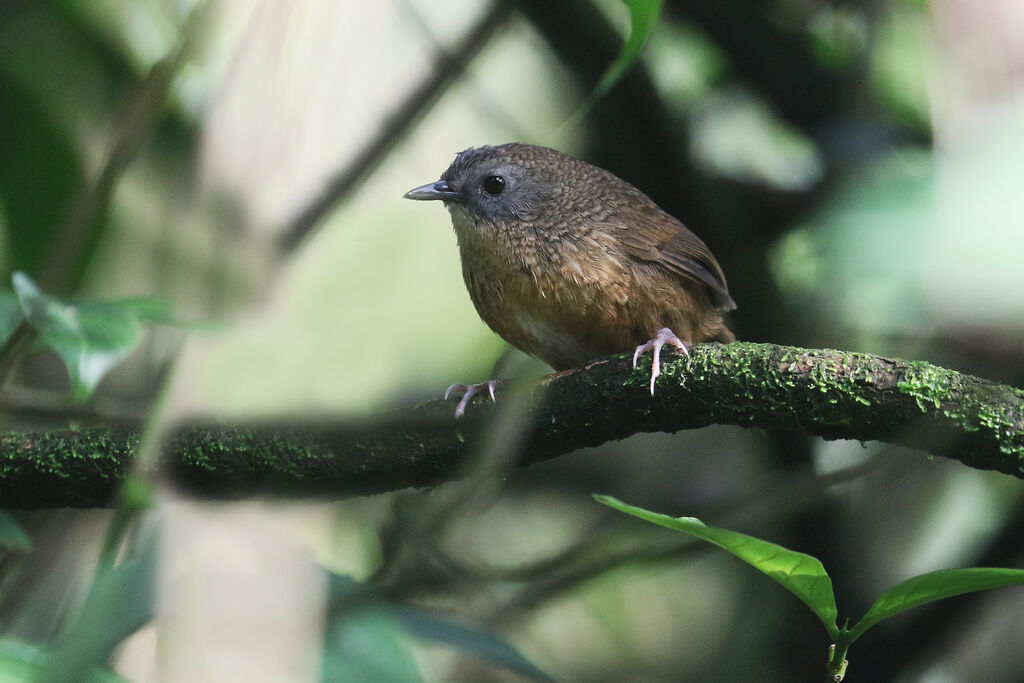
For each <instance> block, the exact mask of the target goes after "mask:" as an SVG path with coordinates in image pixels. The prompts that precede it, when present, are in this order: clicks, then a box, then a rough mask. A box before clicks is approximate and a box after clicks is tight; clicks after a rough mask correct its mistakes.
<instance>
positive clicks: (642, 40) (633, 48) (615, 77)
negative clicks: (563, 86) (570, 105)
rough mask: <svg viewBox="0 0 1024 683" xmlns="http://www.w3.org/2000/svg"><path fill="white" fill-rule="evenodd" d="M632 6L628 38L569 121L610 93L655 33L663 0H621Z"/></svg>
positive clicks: (575, 120) (582, 115)
mask: <svg viewBox="0 0 1024 683" xmlns="http://www.w3.org/2000/svg"><path fill="white" fill-rule="evenodd" d="M622 2H623V3H624V4H625V5H626V7H627V8H628V9H629V23H630V31H629V36H628V37H627V38H626V42H625V43H624V44H623V46H622V50H620V51H619V54H618V56H617V57H616V58H615V61H614V62H612V63H611V66H609V67H608V69H607V70H605V72H604V73H603V74H602V75H601V79H600V80H599V81H598V82H597V85H596V86H594V89H593V90H592V91H591V92H590V94H589V95H588V96H587V98H586V99H585V100H584V101H583V102H582V103H581V104H580V105H579V106H578V107H577V108H576V112H575V113H574V114H573V115H572V116H570V117H569V124H572V123H578V122H579V121H580V120H581V119H582V118H583V117H584V116H586V115H587V113H588V112H589V111H590V110H591V109H592V108H593V107H594V105H595V104H596V103H597V101H598V100H600V99H601V98H602V97H604V96H605V95H607V94H608V92H609V91H611V89H612V88H614V87H615V85H616V84H617V83H618V82H619V80H621V79H622V77H623V76H624V75H625V74H626V72H627V71H628V70H629V67H631V66H632V65H633V62H635V61H636V60H637V59H638V58H639V57H640V55H641V54H642V53H643V51H644V46H646V45H647V41H648V40H649V39H650V37H651V34H652V33H654V27H655V26H657V25H658V17H659V16H661V5H662V0H622Z"/></svg>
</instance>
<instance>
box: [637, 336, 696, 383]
mask: <svg viewBox="0 0 1024 683" xmlns="http://www.w3.org/2000/svg"><path fill="white" fill-rule="evenodd" d="M665 344H671V345H672V346H674V347H676V348H677V349H679V350H680V351H682V352H683V353H684V354H685V355H687V356H689V355H690V352H689V351H688V350H687V348H686V344H685V343H684V342H683V340H682V339H680V338H679V337H677V336H676V333H675V332H673V331H672V330H670V329H668V328H667V327H663V328H661V329H660V330H658V334H656V335H654V339H652V340H650V341H649V342H647V343H645V344H641V345H640V346H638V347H636V351H634V352H633V367H634V368H635V367H636V361H637V359H639V358H640V356H641V355H643V354H645V353H647V352H648V351H654V361H653V362H652V363H651V396H654V380H656V379H658V375H660V374H661V347H663V346H664V345H665Z"/></svg>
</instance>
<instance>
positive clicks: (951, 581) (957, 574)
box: [849, 567, 1024, 643]
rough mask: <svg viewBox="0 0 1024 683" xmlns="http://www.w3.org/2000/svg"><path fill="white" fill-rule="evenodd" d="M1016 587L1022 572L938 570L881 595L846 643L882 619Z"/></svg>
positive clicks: (1022, 578) (1023, 577)
mask: <svg viewBox="0 0 1024 683" xmlns="http://www.w3.org/2000/svg"><path fill="white" fill-rule="evenodd" d="M1016 585H1024V570H1021V569H1002V568H998V567H972V568H970V569H941V570H939V571H936V572H929V573H928V574H922V575H921V576H915V577H913V578H911V579H907V580H906V581H904V582H902V583H898V584H896V585H895V586H893V587H892V588H890V589H889V590H887V591H885V592H884V593H882V595H881V597H879V598H878V600H875V604H873V605H872V606H871V609H869V610H868V612H867V614H865V615H864V618H863V619H861V620H860V621H859V622H858V623H857V625H856V626H854V627H853V628H852V629H850V637H849V641H850V642H851V643H852V642H853V641H854V640H856V639H857V638H859V637H860V636H861V635H862V634H863V633H864V631H866V630H868V629H869V628H871V627H872V626H874V625H875V624H877V623H878V622H880V621H881V620H882V619H888V618H889V617H891V616H894V615H896V614H899V613H900V612H905V611H907V610H908V609H912V608H914V607H918V606H920V605H924V604H927V603H929V602H933V601H935V600H941V599H943V598H950V597H953V596H954V595H963V594H964V593H973V592H975V591H983V590H988V589H989V588H1001V587H1003V586H1016Z"/></svg>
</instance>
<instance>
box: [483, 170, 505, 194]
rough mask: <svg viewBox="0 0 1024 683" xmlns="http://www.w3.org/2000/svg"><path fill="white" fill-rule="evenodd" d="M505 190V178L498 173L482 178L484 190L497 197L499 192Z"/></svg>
mask: <svg viewBox="0 0 1024 683" xmlns="http://www.w3.org/2000/svg"><path fill="white" fill-rule="evenodd" d="M504 191H505V179H504V178H502V177H501V176H500V175H489V176H487V177H486V178H484V192H486V193H487V194H489V195H491V196H492V197H497V196H498V195H499V194H501V193H502V192H504Z"/></svg>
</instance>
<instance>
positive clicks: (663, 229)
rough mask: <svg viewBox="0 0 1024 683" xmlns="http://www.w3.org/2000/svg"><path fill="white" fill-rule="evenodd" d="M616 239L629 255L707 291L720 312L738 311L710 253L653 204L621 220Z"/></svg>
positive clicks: (693, 236) (695, 238)
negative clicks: (700, 285) (666, 270)
mask: <svg viewBox="0 0 1024 683" xmlns="http://www.w3.org/2000/svg"><path fill="white" fill-rule="evenodd" d="M617 218H618V220H614V221H613V222H614V223H616V224H617V227H618V230H616V232H617V236H618V239H619V243H620V244H621V245H622V246H623V248H624V249H625V250H626V253H627V254H629V255H630V256H632V257H633V258H635V259H638V260H640V261H647V262H650V263H656V264H659V265H662V266H664V267H665V268H668V269H669V270H670V271H672V272H673V273H676V274H677V275H681V276H682V277H684V278H687V279H689V280H692V281H694V282H697V283H699V284H702V285H704V286H705V287H707V288H708V294H709V295H710V296H711V301H712V303H713V304H714V305H715V306H716V307H717V308H719V309H721V310H732V309H734V308H736V302H734V301H733V300H732V297H731V296H730V295H729V288H728V286H727V285H726V283H725V274H724V273H723V272H722V267H721V266H719V265H718V261H716V260H715V257H714V256H713V255H712V254H711V250H710V249H708V247H707V245H706V244H704V242H702V241H701V239H700V238H699V237H697V236H696V235H694V234H693V233H692V232H690V230H689V229H688V228H687V227H686V226H684V225H683V224H682V223H680V222H679V221H677V220H676V219H675V218H673V217H672V216H670V215H668V214H667V213H665V212H664V211H662V210H661V209H659V208H657V206H654V205H653V204H652V205H651V206H649V207H644V210H640V211H635V212H634V211H631V212H630V216H629V218H628V219H626V218H625V217H624V216H621V215H620V216H618V217H617Z"/></svg>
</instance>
